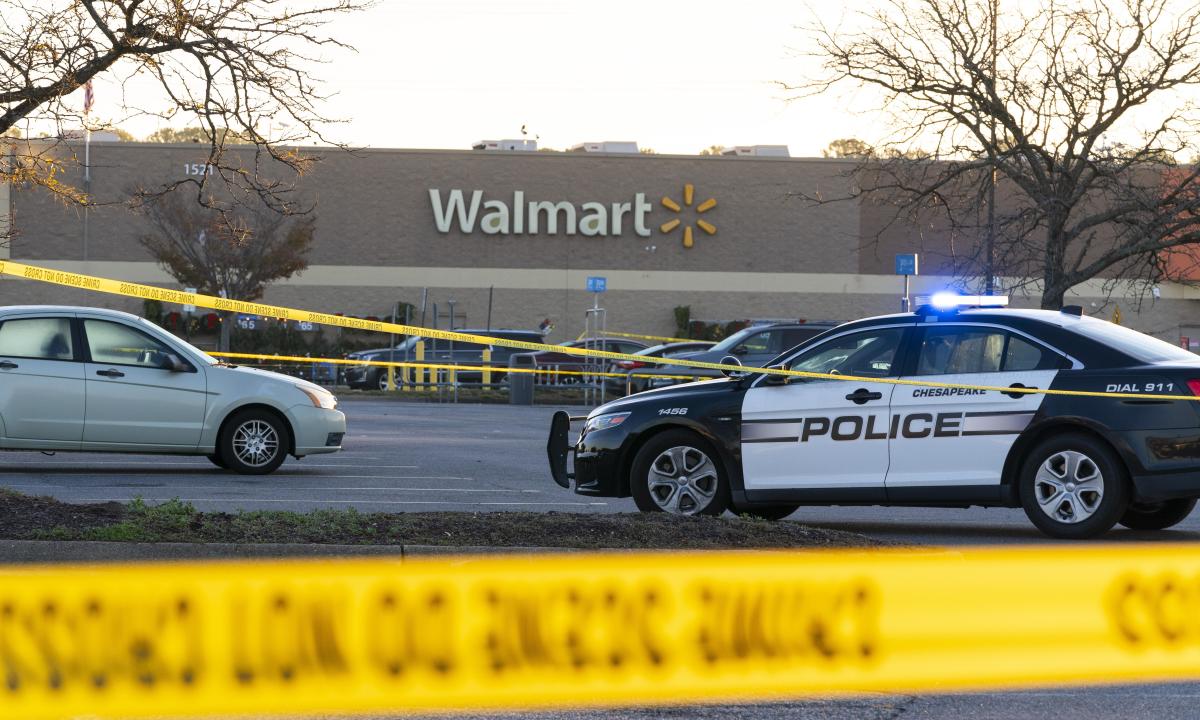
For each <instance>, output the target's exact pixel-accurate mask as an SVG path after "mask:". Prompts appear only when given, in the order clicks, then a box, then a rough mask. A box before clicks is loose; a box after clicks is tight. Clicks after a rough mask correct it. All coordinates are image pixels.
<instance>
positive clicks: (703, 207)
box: [658, 183, 717, 248]
mask: <svg viewBox="0 0 1200 720" xmlns="http://www.w3.org/2000/svg"><path fill="white" fill-rule="evenodd" d="M695 194H696V188H695V186H694V185H692V184H691V183H687V184H685V185H684V186H683V204H684V206H686V207H691V206H692V198H693V197H694V196H695ZM662 206H663V207H665V208H666V209H668V210H670V211H671V212H673V213H675V214H677V215H678V214H679V213H681V212H682V211H683V208H682V207H680V205H679V203H677V202H675V201H674V200H672V199H671V198H669V197H664V198H663V199H662ZM716 206H717V201H716V199H715V198H709V199H707V200H705V201H704V202H702V203H700V204H699V205H697V206H696V213H697V214H703V213H706V212H708V211H709V210H712V209H713V208H715V207H716ZM681 224H682V221H681V220H680V219H679V218H672V219H670V220H668V221H666V222H665V223H663V224H662V225H660V226H659V228H658V229H659V231H661V232H662V233H663V234H664V235H665V234H667V233H670V232H671V231H673V230H674V229H675V228H677V227H679V226H680V225H681ZM696 227H698V228H700V229H701V230H703V231H704V232H706V233H708V234H709V235H715V234H716V233H717V228H716V226H715V225H713V224H712V223H710V222H707V221H705V220H701V219H697V220H696ZM694 244H695V243H694V241H693V240H692V226H691V224H688V225H684V227H683V246H684V247H685V248H690V247H691V246H692V245H694Z"/></svg>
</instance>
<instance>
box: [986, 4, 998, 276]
mask: <svg viewBox="0 0 1200 720" xmlns="http://www.w3.org/2000/svg"><path fill="white" fill-rule="evenodd" d="M998 5H999V0H991V11H992V27H991V43H992V46H991V55H992V57H991V60H992V62H991V82H992V93H991V94H992V95H993V96H994V97H995V99H996V100H997V101H998V100H999V98H1000V92H999V90H998V89H997V83H996V22H997V19H998V11H999V8H998ZM989 124H990V125H991V143H992V145H991V148H990V149H989V150H988V154H989V155H990V156H991V161H992V162H991V165H992V168H991V172H990V173H989V175H988V219H987V222H988V227H987V248H986V252H987V263H986V265H985V270H986V272H987V276H986V277H985V278H984V284H983V287H984V294H985V295H992V294H994V293H995V292H996V111H995V110H994V109H993V112H992V113H991V122H990V123H989Z"/></svg>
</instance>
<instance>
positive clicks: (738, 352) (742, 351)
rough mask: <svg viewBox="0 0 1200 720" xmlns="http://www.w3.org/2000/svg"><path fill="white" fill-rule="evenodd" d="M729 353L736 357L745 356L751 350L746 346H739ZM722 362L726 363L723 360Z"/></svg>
mask: <svg viewBox="0 0 1200 720" xmlns="http://www.w3.org/2000/svg"><path fill="white" fill-rule="evenodd" d="M729 352H731V353H733V354H734V355H745V354H746V353H748V352H750V349H749V348H747V347H746V346H745V345H738V346H737V347H735V348H734V349H732V350H730V351H729ZM721 362H725V361H724V360H722V361H721ZM738 364H739V365H741V363H738Z"/></svg>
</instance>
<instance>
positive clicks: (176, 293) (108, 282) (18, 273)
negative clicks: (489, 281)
mask: <svg viewBox="0 0 1200 720" xmlns="http://www.w3.org/2000/svg"><path fill="white" fill-rule="evenodd" d="M0 275H11V276H13V277H19V278H24V279H26V280H35V281H37V282H45V283H52V284H55V285H63V286H66V287H73V288H77V289H81V290H92V291H95V292H102V293H108V294H111V295H121V296H123V297H136V298H142V299H145V300H158V301H160V302H170V303H177V304H180V305H195V306H196V307H202V308H209V309H211V310H220V311H226V312H239V313H247V314H250V315H262V316H265V317H275V318H280V319H285V320H295V321H298V322H310V323H316V324H318V325H331V326H334V327H344V328H350V329H353V330H369V331H372V332H381V333H389V334H393V335H419V336H421V337H428V338H436V339H439V340H452V341H454V342H468V343H477V344H479V345H499V346H502V347H511V348H517V349H521V350H533V351H542V350H549V351H552V352H558V353H563V354H565V355H575V356H578V357H591V358H606V359H609V360H633V361H634V362H644V361H645V360H646V358H645V356H642V355H633V354H629V353H618V352H610V351H607V350H594V349H589V348H586V347H572V346H569V345H547V344H545V343H535V342H528V341H525V340H510V339H508V338H494V337H488V336H486V335H474V334H470V333H462V332H456V331H453V330H436V329H432V328H425V327H419V326H416V325H402V324H400V323H389V322H382V321H379V320H362V319H360V318H350V317H345V316H342V315H330V314H328V313H319V312H313V311H310V310H296V309H294V308H287V307H281V306H278V305H266V304H263V303H254V302H246V301H243V300H232V299H228V298H220V297H213V296H212V295H202V294H200V293H189V292H183V291H182V290H170V289H167V288H160V287H155V286H153V285H140V284H138V283H131V282H124V281H121V280H112V279H110V278H102V277H96V276H93V275H83V274H81V273H72V272H66V271H64V270H54V269H51V268H43V267H38V266H36V265H25V264H23V263H16V262H11V261H8V260H0ZM654 362H655V364H656V365H672V366H676V367H685V368H702V369H705V370H718V371H727V370H729V366H728V365H722V364H720V363H712V362H701V361H699V360H689V359H684V358H677V357H674V358H672V357H660V358H655V360H654ZM741 370H742V371H744V372H748V373H755V374H761V375H780V376H784V377H797V378H809V379H813V380H838V381H842V382H871V383H881V384H886V385H909V386H916V387H937V388H954V389H962V390H983V391H985V392H998V393H1005V394H1008V395H1012V394H1014V393H1020V394H1033V395H1066V396H1072V397H1107V398H1133V399H1138V400H1183V401H1188V402H1198V401H1200V396H1197V395H1182V394H1175V395H1172V394H1158V393H1128V392H1107V391H1099V390H1059V389H1054V388H1035V387H1016V386H1008V387H1005V386H1001V385H972V384H969V383H947V382H938V381H936V380H927V379H924V378H919V379H908V378H878V377H860V376H857V375H841V374H837V373H818V372H808V371H801V370H790V369H787V368H782V367H767V368H757V367H744V368H742V369H741Z"/></svg>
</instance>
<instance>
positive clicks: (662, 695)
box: [0, 545, 1200, 720]
mask: <svg viewBox="0 0 1200 720" xmlns="http://www.w3.org/2000/svg"><path fill="white" fill-rule="evenodd" d="M1198 677H1200V550H1198V549H1196V548H1195V547H1194V546H1183V545H1179V546H1156V547H1155V548H1154V549H1152V550H1148V549H1144V548H1132V547H1117V546H1105V547H1099V548H1088V549H1053V550H1050V549H1045V548H1042V549H1034V548H1023V549H997V550H979V551H967V552H964V553H961V554H957V553H931V552H925V553H920V552H914V551H907V552H906V551H895V550H885V551H872V552H862V551H859V552H853V551H824V552H822V551H815V552H791V553H783V552H756V553H711V554H703V553H698V554H678V553H644V554H637V553H634V554H599V555H570V556H566V555H563V556H540V557H529V556H526V557H506V558H477V559H467V558H452V559H441V560H405V561H403V563H401V562H400V561H382V560H346V561H335V562H329V561H280V562H263V563H254V562H231V563H191V564H155V565H116V566H113V565H110V566H67V567H53V566H43V567H32V568H29V567H9V568H0V682H3V686H0V696H2V697H3V701H2V702H0V718H5V719H7V718H12V719H13V720H18V719H19V720H39V719H41V718H46V719H49V718H64V717H73V716H83V715H86V716H88V717H148V716H178V715H187V716H196V715H212V714H239V715H240V714H247V715H249V714H258V713H268V714H273V715H279V714H316V713H333V712H338V713H363V712H411V711H429V710H474V711H491V710H503V709H515V708H530V709H535V708H551V707H570V706H612V705H638V706H642V705H651V704H679V703H700V702H707V703H712V702H732V701H744V700H751V699H771V700H778V699H782V698H791V697H803V696H813V695H821V694H828V693H840V692H937V691H950V690H962V689H971V688H1014V687H1032V686H1049V685H1063V684H1077V683H1082V684H1098V683H1116V682H1129V681H1162V680H1178V679H1185V678H1191V679H1195V678H1198Z"/></svg>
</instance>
